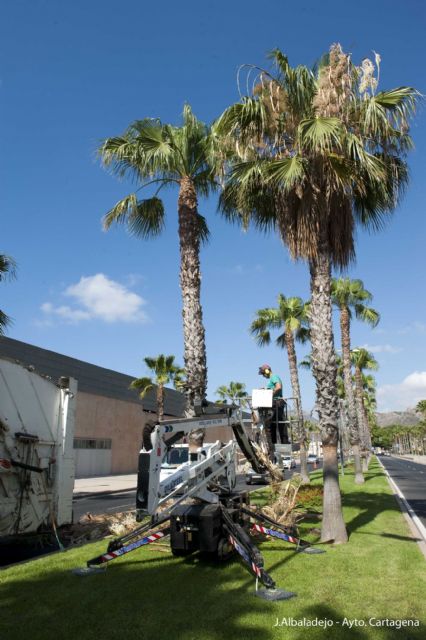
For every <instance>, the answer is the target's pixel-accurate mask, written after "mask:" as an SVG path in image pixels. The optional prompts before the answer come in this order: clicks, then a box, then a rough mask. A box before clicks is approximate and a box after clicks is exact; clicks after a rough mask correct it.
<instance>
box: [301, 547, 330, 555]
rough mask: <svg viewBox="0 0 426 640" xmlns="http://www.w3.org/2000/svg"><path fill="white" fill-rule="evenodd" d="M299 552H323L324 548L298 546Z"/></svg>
mask: <svg viewBox="0 0 426 640" xmlns="http://www.w3.org/2000/svg"><path fill="white" fill-rule="evenodd" d="M298 551H299V553H310V554H313V553H325V549H317V548H316V547H299V548H298Z"/></svg>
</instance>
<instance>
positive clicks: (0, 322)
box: [0, 253, 16, 336]
mask: <svg viewBox="0 0 426 640" xmlns="http://www.w3.org/2000/svg"><path fill="white" fill-rule="evenodd" d="M15 276H16V263H15V261H14V259H13V258H11V257H10V256H7V255H5V254H4V253H2V254H0V282H3V281H4V280H8V279H9V280H11V279H13V278H14V277H15ZM11 322H12V320H11V318H10V317H9V316H8V315H7V314H6V313H5V312H4V311H1V310H0V336H2V335H4V332H5V330H6V329H7V327H8V326H9V325H10V324H11Z"/></svg>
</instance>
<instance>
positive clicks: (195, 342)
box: [99, 105, 216, 416]
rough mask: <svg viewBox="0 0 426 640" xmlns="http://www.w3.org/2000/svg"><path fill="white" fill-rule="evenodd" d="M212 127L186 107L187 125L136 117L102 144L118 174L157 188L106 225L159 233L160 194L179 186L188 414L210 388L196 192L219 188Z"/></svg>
mask: <svg viewBox="0 0 426 640" xmlns="http://www.w3.org/2000/svg"><path fill="white" fill-rule="evenodd" d="M209 140H210V139H209V129H208V127H207V126H206V125H205V124H203V123H202V122H200V121H199V120H197V118H196V117H195V116H194V114H193V113H192V111H191V108H190V107H189V106H188V105H186V106H185V107H184V110H183V124H182V126H181V127H176V126H173V125H170V124H163V123H162V122H161V121H160V120H153V119H145V120H137V121H136V122H134V123H133V124H131V125H130V127H129V128H128V129H127V131H125V133H124V134H123V135H122V136H118V137H114V138H107V139H106V140H105V141H104V142H103V143H102V145H101V147H100V148H99V155H100V157H101V160H102V162H103V164H104V165H105V166H106V167H112V169H113V171H114V172H115V173H116V174H117V175H118V176H120V177H130V178H133V179H135V180H136V181H137V182H139V183H140V189H143V188H145V187H148V186H150V187H155V188H156V190H155V193H154V195H153V196H152V197H149V198H146V199H142V200H140V199H138V197H137V195H136V193H131V194H130V195H128V196H126V197H125V198H123V199H122V200H120V201H119V202H117V204H116V205H115V206H114V207H113V208H112V209H111V210H110V211H109V212H108V213H107V214H106V215H105V217H104V227H105V229H109V228H110V227H111V225H112V224H115V223H116V224H120V223H125V224H126V225H127V227H128V229H129V231H130V232H131V233H132V234H135V235H137V236H140V237H142V238H151V237H154V236H157V235H159V234H160V233H161V232H162V231H163V229H164V226H165V212H164V206H163V203H162V201H161V199H160V198H159V196H158V194H159V192H160V191H161V189H163V188H164V187H170V186H176V187H178V191H179V193H178V223H179V246H180V288H181V292H182V301H183V311H182V317H183V335H184V366H185V371H186V374H187V388H186V396H187V407H186V413H187V415H188V416H189V415H193V407H194V401H195V399H196V398H201V399H202V398H204V396H205V393H206V386H207V364H206V346H205V331H204V325H203V316H202V307H201V301H200V289H201V276H200V245H201V244H202V243H203V242H204V241H206V240H207V238H208V235H209V231H208V228H207V223H206V220H205V218H204V217H203V216H201V215H200V213H199V212H198V196H199V195H202V196H207V195H208V194H209V193H210V192H211V191H212V190H214V189H215V187H216V183H215V180H214V178H213V176H212V173H211V170H210V167H209V163H208V157H209V153H210V148H211V147H210V146H209ZM138 190H139V189H138Z"/></svg>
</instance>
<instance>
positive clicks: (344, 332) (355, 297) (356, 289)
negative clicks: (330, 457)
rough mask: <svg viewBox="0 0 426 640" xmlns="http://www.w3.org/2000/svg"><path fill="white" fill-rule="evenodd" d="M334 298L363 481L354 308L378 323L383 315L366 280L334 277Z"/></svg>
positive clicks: (352, 437) (358, 315) (353, 436)
mask: <svg viewBox="0 0 426 640" xmlns="http://www.w3.org/2000/svg"><path fill="white" fill-rule="evenodd" d="M331 299H332V301H333V303H334V304H335V306H336V307H337V308H338V309H339V313H340V335H341V341H342V364H343V383H344V387H345V398H346V402H347V419H348V430H349V437H350V443H351V447H352V452H353V456H354V463H355V482H356V483H357V484H363V482H364V476H363V475H362V467H361V458H360V451H359V445H360V427H359V425H358V422H357V415H356V406H355V396H354V392H353V386H352V367H351V330H350V326H351V319H352V309H353V310H354V311H355V316H356V318H358V319H359V320H363V321H364V322H368V323H369V324H370V325H371V326H372V327H375V326H377V324H378V322H379V320H380V314H379V313H378V312H377V311H375V310H374V309H372V308H371V307H369V306H368V304H366V303H368V302H371V300H372V299H373V296H372V295H371V293H370V292H369V291H367V289H365V288H364V283H363V282H362V280H351V279H350V278H333V280H332V282H331Z"/></svg>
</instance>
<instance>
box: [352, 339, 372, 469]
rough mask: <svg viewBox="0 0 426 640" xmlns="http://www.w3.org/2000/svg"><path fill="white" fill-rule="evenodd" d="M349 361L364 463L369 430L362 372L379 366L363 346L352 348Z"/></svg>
mask: <svg viewBox="0 0 426 640" xmlns="http://www.w3.org/2000/svg"><path fill="white" fill-rule="evenodd" d="M351 361H352V364H353V366H354V370H355V375H354V379H355V398H356V407H357V418H358V424H359V425H360V441H361V447H362V449H363V451H362V457H363V462H364V464H365V463H366V459H367V455H368V454H367V451H369V450H370V442H371V438H370V430H369V426H368V420H367V415H366V412H365V408H364V380H363V372H364V371H365V370H368V371H377V369H378V368H379V365H378V362H377V360H376V359H375V357H374V356H373V355H372V354H371V353H370V352H369V351H367V349H364V348H357V349H352V351H351Z"/></svg>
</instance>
